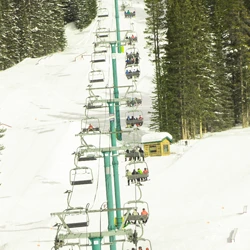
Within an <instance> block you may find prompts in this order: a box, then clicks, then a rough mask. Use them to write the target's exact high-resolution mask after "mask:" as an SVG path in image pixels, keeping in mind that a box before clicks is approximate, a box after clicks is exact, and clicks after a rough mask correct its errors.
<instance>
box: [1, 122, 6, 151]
mask: <svg viewBox="0 0 250 250" xmlns="http://www.w3.org/2000/svg"><path fill="white" fill-rule="evenodd" d="M0 125H1V124H0ZM5 131H6V129H5V128H2V127H0V139H1V138H2V137H4V133H5ZM2 150H4V146H3V145H2V144H0V151H2Z"/></svg>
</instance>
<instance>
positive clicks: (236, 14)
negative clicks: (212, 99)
mask: <svg viewBox="0 0 250 250" xmlns="http://www.w3.org/2000/svg"><path fill="white" fill-rule="evenodd" d="M226 7H227V8H226V10H225V11H226V12H227V16H226V19H225V30H227V32H228V38H227V40H226V41H227V44H225V48H224V50H225V51H226V53H227V59H226V65H227V69H228V75H229V80H230V81H231V84H232V98H233V103H234V120H235V124H238V123H241V124H242V126H243V127H248V126H249V102H250V100H249V97H250V90H249V80H250V68H249V60H250V19H249V17H250V16H249V11H248V10H247V8H246V7H245V5H244V1H243V0H237V1H234V0H230V1H228V2H227V5H226Z"/></svg>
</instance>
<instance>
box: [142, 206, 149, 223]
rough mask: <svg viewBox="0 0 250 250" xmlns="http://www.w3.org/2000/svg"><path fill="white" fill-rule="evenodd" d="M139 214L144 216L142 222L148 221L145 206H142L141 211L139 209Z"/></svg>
mask: <svg viewBox="0 0 250 250" xmlns="http://www.w3.org/2000/svg"><path fill="white" fill-rule="evenodd" d="M141 215H144V216H146V218H145V219H143V221H142V222H143V223H144V224H145V223H147V221H148V212H147V211H146V210H145V208H143V209H142V211H141Z"/></svg>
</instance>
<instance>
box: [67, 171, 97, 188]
mask: <svg viewBox="0 0 250 250" xmlns="http://www.w3.org/2000/svg"><path fill="white" fill-rule="evenodd" d="M92 183H93V173H92V169H90V168H88V167H76V168H73V169H71V170H70V184H71V185H72V186H74V185H85V184H92Z"/></svg>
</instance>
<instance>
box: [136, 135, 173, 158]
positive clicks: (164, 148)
mask: <svg viewBox="0 0 250 250" xmlns="http://www.w3.org/2000/svg"><path fill="white" fill-rule="evenodd" d="M172 139H173V138H172V135H170V134H169V133H167V132H154V133H150V134H145V135H143V136H142V139H141V143H142V144H143V147H144V154H145V157H148V156H165V155H169V154H170V143H171V142H172Z"/></svg>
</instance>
